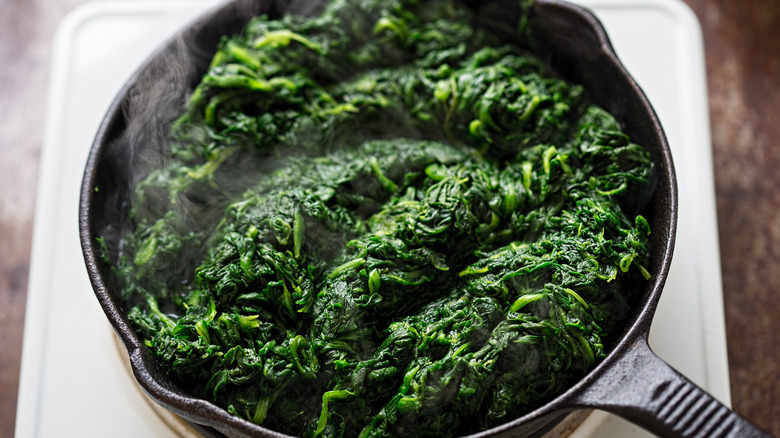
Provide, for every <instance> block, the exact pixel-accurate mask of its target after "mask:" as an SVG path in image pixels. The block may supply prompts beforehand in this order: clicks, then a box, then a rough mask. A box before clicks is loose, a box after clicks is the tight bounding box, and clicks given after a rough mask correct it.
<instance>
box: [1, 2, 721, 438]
mask: <svg viewBox="0 0 780 438" xmlns="http://www.w3.org/2000/svg"><path fill="white" fill-rule="evenodd" d="M217 3H218V2H217V1H215V0H213V1H211V0H188V1H184V0H180V1H166V2H148V1H131V0H123V1H98V2H94V3H88V4H86V5H84V6H82V7H80V8H78V9H76V10H74V11H73V12H72V13H71V14H69V15H68V16H67V18H66V19H65V20H64V21H63V22H62V23H61V25H60V27H59V29H58V32H57V34H56V37H55V40H54V45H53V59H52V66H51V83H50V89H49V103H48V106H47V113H46V117H47V119H46V132H45V138H44V145H43V149H42V152H41V165H40V179H39V188H38V198H37V207H36V217H35V225H34V236H33V248H32V259H31V267H30V280H29V290H28V297H27V314H26V320H25V332H24V345H23V353H22V369H21V376H20V386H19V400H18V408H17V419H16V437H17V438H30V437H40V438H44V437H46V438H48V437H52V438H53V437H101V438H102V437H117V438H121V437H128V438H130V437H133V438H135V437H173V436H175V434H174V432H173V431H171V430H170V429H169V428H168V426H166V424H165V423H164V422H163V421H162V420H161V419H160V418H159V416H157V415H156V414H155V413H154V411H153V410H152V409H151V408H150V407H149V405H148V404H147V402H146V400H144V399H143V397H142V396H141V395H140V393H139V392H138V389H137V385H136V384H135V382H134V381H133V380H131V379H130V378H128V376H127V374H126V372H125V371H124V369H123V367H124V365H123V363H122V362H121V360H122V358H121V356H120V355H119V354H117V351H116V349H115V345H114V339H113V336H114V335H113V332H112V331H111V329H110V328H109V325H108V322H107V320H106V318H105V316H104V315H103V312H102V310H101V308H100V306H99V305H98V302H97V300H96V299H95V296H94V294H93V293H92V289H91V286H90V283H89V279H88V277H87V273H86V269H85V268H84V263H83V259H82V256H81V247H80V244H79V240H78V200H79V191H80V185H81V177H82V172H83V169H84V165H85V163H86V157H87V154H88V151H89V148H90V146H91V144H92V140H93V137H94V135H95V132H96V130H97V127H98V124H99V122H100V120H101V118H102V116H103V114H104V113H105V111H106V110H107V108H108V106H109V104H110V102H111V101H112V100H113V98H114V96H115V95H116V93H117V92H118V91H119V89H120V87H121V86H122V84H123V83H124V82H125V80H126V79H127V78H129V76H130V75H131V73H132V72H133V71H134V70H135V68H136V67H137V66H138V65H139V64H140V63H141V62H142V61H143V60H144V59H145V58H146V57H147V56H148V55H149V54H150V53H151V52H152V51H153V50H154V49H155V48H156V47H157V46H158V45H159V44H160V43H161V42H163V41H164V40H165V39H166V38H167V37H169V36H170V35H172V34H173V33H174V32H175V31H176V30H177V29H179V28H180V27H181V26H183V25H185V24H186V23H188V22H190V21H191V20H192V19H194V18H195V17H196V16H197V15H199V14H200V13H202V12H204V11H205V10H206V9H208V8H210V7H213V6H214V5H216V4H217ZM578 3H581V4H583V5H585V6H587V7H590V8H591V9H593V10H594V12H595V13H596V15H597V16H598V17H599V18H600V19H601V20H602V22H603V23H604V25H605V27H606V29H607V31H608V33H609V34H610V36H611V38H612V42H613V45H614V46H615V49H616V51H617V53H618V56H619V57H620V58H621V59H622V60H623V61H624V63H625V64H626V66H627V68H628V70H629V71H630V72H631V73H632V74H633V75H634V77H635V78H636V79H637V82H639V84H640V85H641V86H642V87H643V89H644V90H645V92H646V93H647V95H648V97H649V99H650V101H651V102H652V103H653V105H654V106H655V108H656V111H657V112H658V115H659V117H660V119H661V122H662V124H663V126H664V128H665V130H666V133H667V136H668V138H669V143H670V144H671V147H672V151H673V155H674V159H675V165H676V168H677V174H678V183H679V189H680V210H679V224H678V234H677V246H676V250H675V255H674V261H673V263H672V267H671V272H670V275H669V278H668V281H667V286H666V288H665V291H664V294H663V296H662V298H661V302H660V305H659V309H658V312H657V314H656V317H655V320H654V323H653V326H652V330H651V334H650V344H651V346H653V348H654V350H655V351H656V353H658V355H659V356H661V357H662V358H664V359H666V360H667V361H668V362H669V363H671V364H672V365H673V366H674V367H676V368H677V369H678V370H680V371H681V372H682V373H683V374H685V375H686V376H688V377H689V378H690V379H691V380H693V381H694V382H695V383H697V384H699V385H700V386H702V387H704V388H705V389H707V390H708V391H709V392H710V393H712V394H713V395H714V396H715V397H716V398H718V399H719V400H720V401H722V402H724V403H725V404H727V405H728V404H730V391H729V386H728V385H729V376H728V363H727V357H726V338H725V327H724V320H723V299H722V292H721V279H720V264H719V250H718V240H717V237H718V234H717V223H716V216H715V198H714V186H713V176H712V163H711V160H712V156H711V149H710V139H709V132H710V131H709V121H708V106H707V95H706V83H705V78H706V76H705V71H704V54H703V48H702V40H701V32H700V29H699V25H698V22H697V21H696V18H695V17H694V15H693V13H692V12H691V11H690V10H689V9H688V8H687V7H686V6H685V5H684V4H683V3H682V2H680V1H679V0H580V1H578ZM573 436H576V437H606V438H629V437H645V436H652V435H650V434H648V433H647V432H645V431H643V430H641V429H639V428H638V427H636V426H633V425H631V424H629V423H627V422H625V421H623V420H621V419H619V418H617V417H614V416H612V415H609V414H605V413H603V412H594V413H593V414H591V415H590V416H589V417H588V419H587V420H586V421H585V423H584V424H583V425H582V426H581V427H580V428H578V429H577V431H575V433H574V435H573Z"/></svg>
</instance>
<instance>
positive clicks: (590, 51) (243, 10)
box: [79, 0, 677, 437]
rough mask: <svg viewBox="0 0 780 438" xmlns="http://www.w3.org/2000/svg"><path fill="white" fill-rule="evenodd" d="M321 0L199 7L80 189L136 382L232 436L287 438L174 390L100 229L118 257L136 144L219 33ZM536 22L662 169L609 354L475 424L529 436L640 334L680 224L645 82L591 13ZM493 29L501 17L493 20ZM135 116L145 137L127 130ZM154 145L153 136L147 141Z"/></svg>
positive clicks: (121, 105) (540, 47) (114, 112)
mask: <svg viewBox="0 0 780 438" xmlns="http://www.w3.org/2000/svg"><path fill="white" fill-rule="evenodd" d="M518 3H519V2H517V1H513V2H499V3H496V4H495V5H494V6H493V7H492V8H490V9H486V10H485V11H484V17H485V19H486V20H496V22H498V23H500V22H503V23H512V20H513V19H514V20H515V22H516V19H517V16H518V14H519V11H518V9H517V5H518ZM321 4H322V2H320V1H314V2H311V1H308V2H307V1H300V0H291V1H282V0H277V1H273V0H271V1H269V0H237V1H233V2H230V3H227V4H225V5H224V6H221V7H219V8H217V9H215V10H213V11H212V12H210V13H208V14H206V15H205V16H203V17H202V18H201V19H199V20H197V21H196V22H194V23H193V24H192V25H191V26H189V27H188V28H186V29H185V30H184V31H182V32H180V33H179V34H177V36H175V37H174V38H173V39H171V40H169V41H168V42H167V43H166V44H165V45H164V46H163V47H162V48H161V49H160V50H159V51H158V52H156V53H154V54H153V55H152V56H151V57H150V58H149V59H148V60H147V61H146V63H145V64H144V65H143V66H142V67H141V68H140V69H139V70H138V71H137V72H136V73H135V75H134V76H133V77H132V78H131V79H130V80H129V81H128V83H127V84H126V86H125V87H124V88H123V90H122V91H121V92H120V93H119V95H118V96H117V98H116V100H115V101H114V103H113V104H112V106H111V107H110V109H109V111H108V113H107V114H106V116H105V119H104V121H103V123H102V125H101V126H100V128H99V131H98V133H97V136H96V138H95V142H94V144H93V147H92V150H91V152H90V155H89V159H88V163H87V166H86V170H85V174H84V181H83V185H82V193H81V205H80V218H79V222H80V237H81V242H82V247H83V251H84V256H85V261H86V264H87V269H88V272H89V276H90V279H91V281H92V285H93V288H94V291H95V294H96V296H97V298H98V300H99V301H100V304H101V305H102V307H103V309H104V311H105V313H106V315H107V317H108V319H109V321H110V322H111V324H112V326H113V327H114V329H115V330H116V332H117V333H118V335H119V337H120V338H121V340H122V342H123V343H124V344H125V346H126V347H127V349H128V352H129V353H130V359H131V363H132V366H133V370H134V373H135V375H136V378H137V380H138V381H139V383H140V384H141V386H142V387H143V389H144V390H145V391H146V392H147V393H148V394H149V395H150V397H151V398H153V399H154V400H155V401H157V402H158V403H160V404H161V405H163V406H164V407H166V408H168V409H169V410H171V411H173V412H175V413H177V414H179V415H181V416H182V417H183V418H185V419H187V420H189V421H192V422H195V423H199V424H204V425H207V426H211V427H214V428H216V429H217V430H219V431H220V432H221V433H223V434H225V435H228V436H268V437H272V436H283V435H281V434H278V433H275V432H273V431H269V430H268V429H264V428H262V427H260V426H257V425H254V424H252V423H249V422H248V421H245V420H242V419H240V418H237V417H233V416H231V415H229V414H228V413H227V412H226V411H224V410H222V409H221V408H218V407H216V406H215V405H213V404H211V403H209V402H207V401H204V400H200V399H196V398H194V397H192V396H191V395H190V394H188V393H187V392H186V391H183V390H182V389H181V388H178V387H177V386H176V385H175V384H174V383H173V382H172V381H171V379H169V378H168V376H167V375H166V374H165V372H164V371H162V370H161V369H160V368H159V367H158V366H157V365H156V363H155V361H154V360H153V358H152V357H151V355H150V354H149V353H148V352H147V350H146V349H145V348H143V347H142V345H141V343H140V341H139V339H138V338H137V337H136V334H135V332H134V330H133V329H132V328H131V327H130V325H129V323H128V320H127V317H126V310H127V309H125V308H123V305H122V300H121V291H120V290H119V288H118V285H117V283H116V279H115V277H114V275H113V273H112V271H111V267H110V263H111V262H110V260H107V259H104V257H103V252H102V249H101V246H100V244H98V242H97V240H96V239H97V238H98V237H101V236H102V237H105V242H106V245H107V248H108V252H109V254H111V255H112V256H113V257H116V254H117V252H118V251H119V235H120V233H121V231H122V228H123V227H124V226H126V225H125V221H124V218H125V211H126V207H127V196H128V192H129V190H130V187H132V185H133V184H134V183H135V181H137V179H138V175H142V174H144V173H145V171H146V170H147V169H149V168H150V167H153V166H154V165H155V164H156V162H155V158H154V154H152V155H151V156H152V157H153V158H149V155H147V154H143V153H142V152H145V151H144V148H148V147H154V145H155V144H158V143H159V142H160V141H162V140H161V139H162V138H163V137H164V135H165V133H166V132H167V128H168V126H169V125H170V123H171V122H172V120H173V118H174V116H175V115H176V112H177V111H178V109H179V108H180V107H181V105H182V103H183V101H184V99H185V98H186V96H187V94H188V93H189V91H190V90H191V89H192V88H193V87H194V85H195V84H197V83H198V81H199V80H200V77H201V76H202V74H203V73H204V72H205V71H206V68H207V66H208V63H209V61H210V59H211V56H212V54H213V53H214V51H215V50H216V46H217V43H218V42H219V40H220V38H221V37H222V36H223V35H229V34H233V33H237V32H239V31H240V30H241V28H242V27H243V26H244V25H245V24H246V22H247V21H249V19H250V18H252V17H254V16H256V15H259V14H260V13H268V14H269V15H271V16H276V15H279V14H281V13H283V12H284V11H297V12H304V13H313V12H316V11H317V10H318V9H319V7H320V6H321ZM532 19H533V20H532V26H531V39H530V41H531V45H532V49H533V50H534V51H536V52H537V53H539V54H541V55H542V56H543V57H545V59H547V60H548V62H549V63H550V64H551V65H552V66H553V68H555V69H556V70H557V71H559V72H560V73H562V74H563V75H564V76H566V77H567V78H568V79H569V80H571V81H573V82H576V83H580V84H583V85H584V86H585V88H586V89H587V90H588V92H589V94H590V95H591V97H592V98H593V99H594V101H595V102H596V103H597V104H599V105H601V106H603V107H604V108H606V109H607V110H608V111H610V112H611V113H612V114H614V115H615V116H616V117H617V118H618V119H619V120H620V121H621V122H622V123H623V125H624V128H625V129H626V132H627V133H628V134H629V135H630V136H631V138H632V140H633V141H635V142H637V143H639V144H642V145H644V146H645V147H646V148H647V149H648V150H649V151H650V153H651V155H652V156H653V159H654V162H655V164H656V168H657V180H656V182H655V186H656V190H655V192H654V194H652V198H651V199H650V200H649V203H647V202H645V201H647V200H644V199H638V200H635V202H636V206H637V208H641V206H642V205H646V207H644V208H642V210H643V211H642V213H643V214H644V215H645V216H646V217H647V218H648V219H649V221H650V224H651V227H652V230H653V231H652V235H651V239H652V240H651V257H652V265H651V268H650V272H651V273H652V274H653V278H652V279H651V282H650V283H649V284H648V286H647V289H646V290H645V292H644V294H643V298H642V300H641V302H640V303H638V305H637V310H636V314H635V315H634V316H633V318H632V319H631V320H630V321H629V324H628V325H627V328H626V330H625V331H624V333H623V334H622V336H621V339H620V342H618V343H617V345H616V346H615V347H613V350H612V352H611V353H610V355H609V357H608V358H607V359H606V360H605V361H604V362H603V363H602V364H601V365H599V367H597V368H596V369H595V370H594V371H592V372H591V373H590V374H589V375H588V376H587V377H586V378H585V379H583V381H581V382H580V383H578V384H577V385H575V388H573V389H572V390H571V391H569V392H567V393H566V394H563V395H562V396H559V397H558V398H557V399H555V400H553V401H552V402H551V403H549V404H547V405H545V406H543V407H541V408H540V409H538V410H536V411H534V412H532V413H531V414H529V415H527V416H525V417H523V418H521V419H518V420H516V421H513V422H510V423H507V424H506V425H504V426H501V427H498V428H495V429H491V430H489V431H485V432H483V433H480V434H479V435H480V436H489V435H490V436H492V435H496V434H504V433H509V434H511V435H513V436H529V435H532V434H535V433H536V432H538V431H539V430H544V429H545V428H547V427H548V426H549V425H550V424H551V423H554V422H555V421H556V420H557V419H558V418H560V416H561V413H562V412H565V411H566V410H567V409H570V407H569V406H568V405H567V404H566V400H567V394H569V393H571V392H572V391H576V390H581V389H582V387H584V386H586V385H587V383H588V381H591V380H593V379H597V378H598V376H599V374H600V370H602V369H603V368H604V367H605V366H608V364H609V362H610V357H612V356H615V355H619V354H621V351H622V349H623V346H624V345H626V344H628V343H630V342H631V341H632V340H634V339H636V338H638V337H646V336H647V331H648V329H649V325H650V320H651V318H652V314H653V312H654V309H655V304H656V302H657V300H658V297H659V294H660V292H661V288H662V286H663V283H664V281H665V278H666V275H667V272H668V269H669V263H670V260H671V252H672V248H673V244H674V234H675V226H676V209H677V205H676V202H677V195H676V183H675V176H674V168H673V165H672V160H671V153H670V151H669V147H668V144H667V142H666V139H665V136H664V133H663V130H662V128H661V126H660V123H659V121H658V119H657V117H656V115H655V113H654V111H653V109H652V107H651V105H650V104H649V102H648V101H647V99H646V97H645V96H644V94H643V93H642V91H641V89H640V88H639V87H638V86H637V85H636V83H635V82H634V81H633V79H632V78H631V77H630V75H629V74H628V73H627V72H626V71H625V69H624V68H623V67H622V66H621V65H620V63H619V61H618V60H617V58H616V56H615V54H614V51H613V50H612V47H611V45H610V43H609V41H608V39H607V36H606V33H605V32H604V30H603V28H602V27H601V25H600V24H599V23H598V21H597V20H596V19H595V18H594V17H593V16H592V15H591V14H590V13H588V12H587V11H585V10H583V9H581V8H579V7H576V6H572V5H570V4H567V3H564V2H559V1H554V0H537V2H536V4H535V6H534V14H533V17H532ZM499 28H500V27H497V29H499ZM138 124H141V126H143V127H147V128H148V129H144V130H140V131H141V132H143V134H142V135H140V136H139V135H137V134H136V135H133V136H128V135H126V132H128V131H133V132H135V131H139V130H136V129H133V128H134V127H135V126H136V125H138ZM150 145H151V146H150Z"/></svg>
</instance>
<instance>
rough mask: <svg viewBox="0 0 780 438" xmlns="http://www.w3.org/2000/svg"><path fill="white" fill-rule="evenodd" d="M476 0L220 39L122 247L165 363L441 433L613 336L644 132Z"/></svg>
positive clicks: (359, 12) (640, 250)
mask: <svg viewBox="0 0 780 438" xmlns="http://www.w3.org/2000/svg"><path fill="white" fill-rule="evenodd" d="M525 3H528V2H525ZM485 5H487V6H485ZM485 5H480V6H479V8H482V9H480V10H476V9H475V6H474V5H471V6H469V5H464V4H462V3H459V2H454V1H444V0H438V1H434V0H334V1H332V2H331V3H328V4H327V5H325V6H323V9H322V10H321V11H319V12H318V13H317V14H315V15H314V16H301V15H293V14H288V15H285V16H283V17H281V18H269V17H267V16H260V17H257V18H255V19H253V20H252V21H251V22H250V23H249V24H248V25H247V26H246V28H245V30H244V31H243V32H242V33H241V34H240V35H236V36H231V37H226V38H224V39H223V40H222V42H221V43H220V45H219V50H218V51H217V53H216V55H215V56H214V58H213V61H212V63H211V65H210V67H209V69H208V71H207V73H206V74H205V76H204V77H203V79H202V82H201V83H200V84H199V85H198V86H197V87H196V88H195V89H194V91H193V92H192V94H191V96H190V97H189V100H188V102H187V104H186V108H184V109H183V113H182V115H181V117H180V118H179V119H177V120H176V122H175V123H174V124H173V125H172V127H171V129H170V139H169V142H168V145H167V157H166V159H165V160H162V163H163V165H161V166H160V167H159V168H157V169H155V170H153V171H151V172H149V173H148V175H146V176H145V177H144V178H143V179H141V180H140V182H139V183H138V184H137V185H136V187H135V191H134V194H133V196H132V199H131V204H130V209H129V216H128V218H129V220H130V222H131V224H132V227H131V231H129V232H127V233H126V235H125V236H124V237H123V240H122V245H121V251H120V254H119V257H118V261H117V264H116V266H117V268H116V271H117V273H118V275H119V278H120V281H121V284H122V289H123V291H124V292H123V293H124V299H125V300H126V304H127V307H128V309H130V310H129V318H130V320H131V322H132V324H133V326H134V327H135V329H136V330H137V332H138V334H139V335H140V336H141V337H142V338H143V339H144V342H145V345H146V347H147V348H148V349H149V351H150V352H151V353H152V354H153V356H154V357H156V358H157V359H158V360H159V361H160V363H161V364H162V365H163V366H164V367H165V369H167V371H168V372H169V373H170V375H171V376H172V378H173V379H174V380H175V381H177V382H179V383H180V384H181V385H183V387H185V388H187V390H188V391H190V392H191V393H192V394H194V395H196V396H198V397H203V398H205V399H208V400H211V401H213V402H214V403H216V404H217V405H219V406H221V407H224V408H225V409H226V410H228V411H229V412H230V413H232V414H234V415H237V416H240V417H243V418H245V419H247V420H249V421H252V422H254V423H257V424H260V425H262V426H264V427H267V428H270V429H273V430H276V431H280V432H283V433H286V434H290V435H300V436H307V437H316V436H361V437H374V436H416V435H419V436H450V435H459V434H466V433H471V432H476V431H479V430H483V429H486V428H490V427H493V426H496V425H498V424H501V423H504V422H507V421H509V420H512V419H514V418H517V417H518V416H520V415H522V414H524V413H526V412H529V411H530V410H532V409H534V408H535V407H538V406H539V405H540V404H541V403H544V402H545V401H547V400H549V399H551V398H552V397H554V396H555V395H556V394H559V393H560V392H561V391H562V390H565V389H566V388H567V387H568V386H569V385H571V384H572V383H573V382H575V381H576V380H577V379H578V378H580V377H582V376H583V375H584V374H585V373H587V372H588V371H589V370H590V369H591V368H592V367H593V366H594V365H595V364H596V363H598V361H599V360H600V359H601V358H603V357H604V356H605V350H606V349H607V348H609V345H610V344H609V343H610V341H611V340H614V339H615V337H616V336H618V335H619V332H620V329H621V321H623V320H624V319H625V318H626V317H627V316H628V315H629V314H630V312H631V310H630V309H631V304H632V302H633V301H634V300H635V299H636V298H637V297H636V296H635V295H632V294H636V293H638V292H636V291H639V290H642V286H643V285H644V284H645V283H646V281H647V279H648V278H649V277H650V275H651V274H650V273H649V272H648V271H647V268H648V266H649V260H648V248H647V246H648V236H649V233H650V229H649V225H648V222H647V221H646V220H645V219H644V218H643V217H642V216H641V215H638V213H639V211H638V208H637V205H638V204H640V203H641V202H640V200H642V199H647V197H648V193H649V191H650V190H651V189H652V187H651V186H652V184H651V181H652V174H653V166H652V163H651V160H650V157H649V155H648V153H647V152H646V151H645V150H644V149H643V148H642V147H641V146H639V145H637V144H634V143H632V142H631V140H630V139H629V138H628V137H627V136H626V134H624V133H623V132H622V131H621V126H620V123H619V122H618V121H617V120H616V119H615V118H614V117H613V116H611V115H610V114H608V113H607V112H606V111H605V110H603V109H601V108H600V107H598V106H596V105H594V104H593V103H592V102H591V101H590V100H589V98H588V95H587V93H586V91H585V90H584V89H583V87H581V86H579V85H575V84H571V83H569V82H567V81H566V80H564V79H563V78H561V77H560V76H559V75H557V74H556V73H555V72H554V71H551V69H550V68H549V67H548V66H547V65H546V64H545V63H544V62H543V61H542V60H541V59H540V58H538V57H536V56H534V55H532V54H531V53H530V52H528V51H527V50H525V49H521V47H522V46H523V45H522V38H523V36H524V35H525V30H526V29H527V26H526V25H527V21H528V16H527V15H526V14H521V16H519V18H518V20H517V22H515V23H512V24H511V25H501V24H500V23H499V22H497V21H495V20H494V19H491V18H490V17H495V16H496V14H489V13H487V12H485V11H484V8H486V7H489V5H490V3H489V2H488V3H486V4H485ZM525 6H526V7H527V6H528V5H525ZM507 35H509V36H507ZM518 41H519V43H518Z"/></svg>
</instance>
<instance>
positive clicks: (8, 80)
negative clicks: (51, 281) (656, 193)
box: [0, 0, 780, 437]
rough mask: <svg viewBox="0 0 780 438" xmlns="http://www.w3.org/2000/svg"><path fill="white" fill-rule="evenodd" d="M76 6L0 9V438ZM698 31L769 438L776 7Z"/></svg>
mask: <svg viewBox="0 0 780 438" xmlns="http://www.w3.org/2000/svg"><path fill="white" fill-rule="evenodd" d="M84 2H85V0H48V1H44V0H0V437H12V436H13V435H14V423H15V415H16V398H17V387H18V382H19V368H20V357H21V349H22V337H23V324H24V310H25V302H26V290H27V275H28V270H29V266H30V245H31V238H32V223H33V217H34V214H35V196H36V186H37V178H38V158H39V153H40V148H41V143H42V134H43V132H42V123H43V118H44V108H45V107H46V92H47V81H48V79H49V74H48V68H49V56H50V52H51V42H52V38H53V35H54V30H55V29H56V26H57V24H58V23H59V21H60V20H61V19H62V18H63V17H64V16H65V14H66V13H67V12H68V11H70V10H72V9H73V8H74V7H75V6H77V5H78V4H80V3H84ZM685 3H687V4H688V5H689V6H690V7H691V8H692V9H693V11H694V12H695V13H696V15H697V17H698V18H699V21H700V23H701V26H702V32H703V35H704V42H705V49H706V62H707V80H708V90H709V102H710V121H711V125H712V148H713V159H714V166H715V189H716V196H717V211H718V222H719V239H720V256H721V266H722V278H723V294H724V303H725V308H726V315H725V318H726V330H727V341H728V346H729V349H728V352H729V367H730V372H731V391H732V405H733V408H734V410H736V411H737V412H739V413H741V414H742V415H744V416H745V417H747V418H748V419H750V420H752V421H753V422H755V423H756V424H758V425H759V426H761V427H763V428H765V429H767V430H768V431H770V432H771V433H773V434H774V435H775V436H780V0H741V1H735V0H685Z"/></svg>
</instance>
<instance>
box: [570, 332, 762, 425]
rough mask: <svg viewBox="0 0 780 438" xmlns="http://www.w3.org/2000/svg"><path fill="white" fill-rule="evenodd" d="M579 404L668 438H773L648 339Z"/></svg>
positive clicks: (619, 361)
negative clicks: (660, 354)
mask: <svg viewBox="0 0 780 438" xmlns="http://www.w3.org/2000/svg"><path fill="white" fill-rule="evenodd" d="M575 399H576V400H577V401H578V402H579V403H581V404H582V406H583V407H585V406H587V407H591V408H597V409H601V410H604V411H608V412H611V413H613V414H616V415H619V416H621V417H623V418H625V419H626V420H629V421H631V422H633V423H635V424H637V425H640V426H642V427H644V428H645V429H647V430H649V431H651V432H653V433H655V434H658V435H660V436H663V437H686V438H688V437H695V438H714V437H724V438H725V437H731V438H753V437H755V438H759V437H761V438H763V437H769V438H771V435H770V434H768V433H766V432H764V431H763V430H761V429H759V428H758V427H757V426H755V425H753V424H752V423H750V422H749V421H747V420H746V419H745V418H743V417H741V416H740V415H738V414H737V413H735V412H733V411H731V410H730V409H729V408H727V407H726V406H724V405H723V404H721V403H720V402H719V401H717V400H716V399H715V398H714V397H712V396H711V395H710V394H708V393H707V392H705V391H704V390H703V389H701V388H699V387H698V386H696V385H695V384H694V383H692V382H691V381H690V380H688V379H687V378H686V377H685V376H683V375H682V374H680V373H679V372H678V371H677V370H675V369H674V368H672V367H671V366H669V365H668V364H667V363H666V362H664V361H663V360H662V359H661V358H659V357H658V356H656V355H655V353H653V352H652V351H651V350H650V347H649V346H648V344H647V340H646V339H644V338H640V339H639V340H637V341H636V342H635V343H634V345H632V346H631V347H630V348H629V350H628V351H627V352H626V354H625V355H622V356H620V357H619V358H618V359H617V360H616V362H614V363H612V364H609V366H608V367H607V368H606V369H605V373H604V374H603V375H602V376H600V377H599V378H598V379H596V380H594V381H593V382H592V385H591V386H590V387H588V388H587V389H586V390H584V391H583V392H581V393H579V394H578V395H577V396H575Z"/></svg>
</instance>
